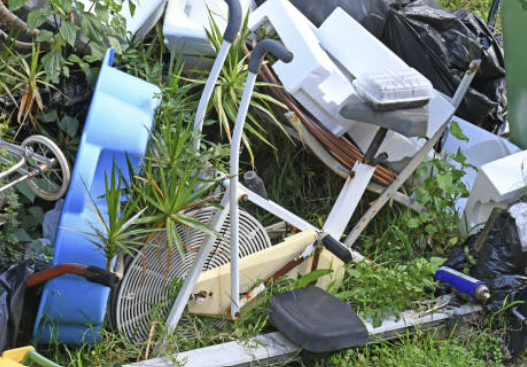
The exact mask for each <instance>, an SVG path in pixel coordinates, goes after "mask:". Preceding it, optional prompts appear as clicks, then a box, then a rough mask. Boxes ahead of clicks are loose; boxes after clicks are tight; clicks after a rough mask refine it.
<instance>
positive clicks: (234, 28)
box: [223, 0, 243, 43]
mask: <svg viewBox="0 0 527 367" xmlns="http://www.w3.org/2000/svg"><path fill="white" fill-rule="evenodd" d="M225 2H226V3H227V5H229V23H228V24H227V28H226V29H225V32H224V33H223V39H224V40H225V41H229V42H230V43H233V42H234V41H236V37H237V36H238V33H239V32H240V29H241V27H242V18H243V15H242V7H241V6H240V0H225Z"/></svg>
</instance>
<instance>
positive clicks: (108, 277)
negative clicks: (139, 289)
mask: <svg viewBox="0 0 527 367" xmlns="http://www.w3.org/2000/svg"><path fill="white" fill-rule="evenodd" d="M84 277H85V278H86V279H87V280H89V281H90V282H92V283H97V284H102V285H104V286H106V287H110V288H113V287H115V286H116V285H117V284H119V277H118V276H117V275H116V274H114V273H112V272H109V271H107V270H104V269H101V268H98V267H96V266H88V269H86V273H85V276H84Z"/></svg>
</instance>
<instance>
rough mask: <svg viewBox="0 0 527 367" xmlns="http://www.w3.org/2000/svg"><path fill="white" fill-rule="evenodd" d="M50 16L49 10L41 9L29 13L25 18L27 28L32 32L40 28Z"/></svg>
mask: <svg viewBox="0 0 527 367" xmlns="http://www.w3.org/2000/svg"><path fill="white" fill-rule="evenodd" d="M51 14H53V10H52V9H51V8H42V9H37V10H34V11H32V12H30V13H29V15H28V16H27V28H28V29H29V30H30V31H32V30H33V29H36V28H38V27H40V26H41V25H42V24H44V22H45V21H46V18H47V17H48V16H50V15H51Z"/></svg>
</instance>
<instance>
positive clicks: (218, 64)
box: [193, 41, 231, 150]
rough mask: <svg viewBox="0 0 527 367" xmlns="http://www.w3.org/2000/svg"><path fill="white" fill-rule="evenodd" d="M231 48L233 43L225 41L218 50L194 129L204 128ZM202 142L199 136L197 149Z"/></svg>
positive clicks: (196, 141)
mask: <svg viewBox="0 0 527 367" xmlns="http://www.w3.org/2000/svg"><path fill="white" fill-rule="evenodd" d="M230 48H231V43H230V42H229V41H223V43H222V44H221V47H220V51H219V52H218V56H217V57H216V59H215V60H214V64H213V65H212V70H211V71H210V74H209V78H208V79H207V83H206V84H205V88H204V89H203V93H202V94H201V98H200V100H199V104H198V110H197V111H196V117H195V119H194V131H199V132H201V130H202V129H203V122H204V120H205V114H206V113H207V106H208V105H209V101H210V97H211V96H212V91H213V90H214V86H215V85H216V82H217V81H218V77H219V76H220V73H221V69H222V68H223V64H224V62H225V59H226V58H227V55H228V54H229V50H230ZM200 144H201V138H197V139H196V140H195V141H194V143H193V146H194V148H195V149H197V150H199V146H200Z"/></svg>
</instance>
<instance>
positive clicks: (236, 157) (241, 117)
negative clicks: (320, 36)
mask: <svg viewBox="0 0 527 367" xmlns="http://www.w3.org/2000/svg"><path fill="white" fill-rule="evenodd" d="M256 77H257V74H255V73H252V72H249V74H248V75H247V81H246V84H245V88H244V90H243V95H242V100H241V102H240V108H239V109H238V115H237V116H236V123H235V124H234V131H233V134H232V141H231V159H230V204H231V316H232V318H233V319H235V320H236V319H237V318H238V317H239V315H240V307H239V297H240V275H239V264H238V260H239V258H238V257H239V254H238V253H239V251H238V250H239V246H240V238H239V226H240V223H239V218H240V213H239V196H238V186H239V182H238V181H239V176H238V175H239V172H240V148H241V142H242V134H243V127H244V125H245V119H246V117H247V111H248V110H249V104H250V103H251V95H252V93H253V90H254V85H255V83H256Z"/></svg>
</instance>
